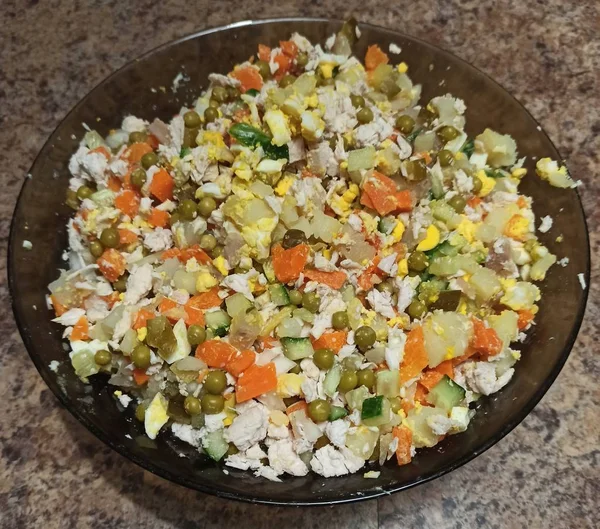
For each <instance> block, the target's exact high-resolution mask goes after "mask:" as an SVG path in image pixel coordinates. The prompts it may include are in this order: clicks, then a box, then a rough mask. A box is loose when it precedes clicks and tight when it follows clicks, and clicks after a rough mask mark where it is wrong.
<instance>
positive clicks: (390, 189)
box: [361, 171, 412, 215]
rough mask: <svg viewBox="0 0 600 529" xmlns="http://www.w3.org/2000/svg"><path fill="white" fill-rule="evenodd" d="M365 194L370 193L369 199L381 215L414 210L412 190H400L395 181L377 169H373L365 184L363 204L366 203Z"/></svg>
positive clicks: (362, 196) (362, 197)
mask: <svg viewBox="0 0 600 529" xmlns="http://www.w3.org/2000/svg"><path fill="white" fill-rule="evenodd" d="M365 194H366V195H368V198H367V201H369V199H370V202H369V203H370V204H372V205H373V208H374V209H375V210H376V211H377V213H379V214H380V215H387V214H388V213H392V212H407V211H411V210H412V195H411V193H410V191H408V190H404V191H398V188H397V187H396V184H395V183H394V181H393V180H392V179H391V178H389V177H387V176H385V175H384V174H381V173H379V172H377V171H373V173H372V175H371V177H370V178H369V179H368V180H367V181H366V182H365V184H364V186H363V194H362V195H361V204H363V205H366V206H367V207H370V206H368V205H367V204H365V203H364V202H365Z"/></svg>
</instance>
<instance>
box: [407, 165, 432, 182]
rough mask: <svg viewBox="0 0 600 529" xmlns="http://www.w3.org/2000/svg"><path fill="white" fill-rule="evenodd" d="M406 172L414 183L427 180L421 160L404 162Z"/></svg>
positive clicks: (425, 170)
mask: <svg viewBox="0 0 600 529" xmlns="http://www.w3.org/2000/svg"><path fill="white" fill-rule="evenodd" d="M406 171H407V172H408V175H409V177H410V179H411V180H413V181H414V182H421V181H422V180H425V178H427V166H426V165H425V162H424V161H423V160H409V161H408V162H406Z"/></svg>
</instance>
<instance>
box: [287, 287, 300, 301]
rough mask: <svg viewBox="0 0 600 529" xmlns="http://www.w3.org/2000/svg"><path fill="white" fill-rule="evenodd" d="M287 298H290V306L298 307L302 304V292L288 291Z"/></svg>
mask: <svg viewBox="0 0 600 529" xmlns="http://www.w3.org/2000/svg"><path fill="white" fill-rule="evenodd" d="M288 297H289V298H290V303H291V304H292V305H300V303H302V292H299V291H298V290H290V291H289V292H288Z"/></svg>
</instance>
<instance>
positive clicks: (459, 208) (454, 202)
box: [448, 178, 479, 213]
mask: <svg viewBox="0 0 600 529" xmlns="http://www.w3.org/2000/svg"><path fill="white" fill-rule="evenodd" d="M477 180H479V178H478V179H477ZM448 205H449V206H450V207H451V208H452V209H453V210H454V211H456V213H462V212H463V211H464V210H465V206H466V205H467V201H466V200H465V198H464V197H462V196H460V195H454V196H453V197H452V198H451V199H450V200H448Z"/></svg>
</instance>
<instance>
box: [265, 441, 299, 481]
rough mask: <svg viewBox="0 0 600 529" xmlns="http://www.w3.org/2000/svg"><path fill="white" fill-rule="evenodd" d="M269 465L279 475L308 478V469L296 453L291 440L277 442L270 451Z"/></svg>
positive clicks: (270, 447)
mask: <svg viewBox="0 0 600 529" xmlns="http://www.w3.org/2000/svg"><path fill="white" fill-rule="evenodd" d="M268 457H269V465H270V466H271V467H272V468H273V470H275V472H277V474H283V473H284V472H285V473H286V474H290V475H292V476H306V474H308V467H307V466H306V464H305V463H304V461H302V459H300V458H299V457H298V455H297V454H296V452H294V446H293V444H292V441H291V440H290V439H283V440H280V441H275V442H274V443H273V444H272V445H271V446H269V450H268Z"/></svg>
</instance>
